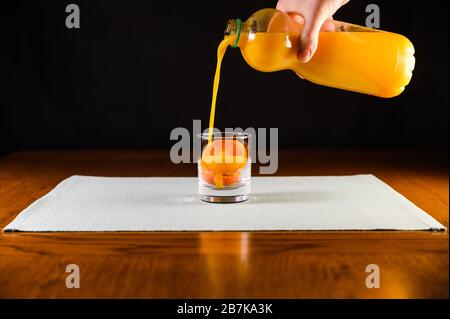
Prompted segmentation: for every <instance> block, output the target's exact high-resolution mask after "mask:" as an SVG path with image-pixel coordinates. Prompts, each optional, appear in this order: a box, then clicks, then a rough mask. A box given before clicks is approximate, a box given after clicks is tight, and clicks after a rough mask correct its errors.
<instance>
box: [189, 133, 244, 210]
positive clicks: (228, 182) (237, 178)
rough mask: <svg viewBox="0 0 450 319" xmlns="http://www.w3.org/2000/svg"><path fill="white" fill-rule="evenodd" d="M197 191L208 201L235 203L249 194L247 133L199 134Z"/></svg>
mask: <svg viewBox="0 0 450 319" xmlns="http://www.w3.org/2000/svg"><path fill="white" fill-rule="evenodd" d="M197 138H199V139H200V145H201V153H200V154H199V158H198V192H199V195H200V199H201V200H203V201H205V202H210V203H238V202H243V201H246V200H247V199H248V198H249V194H250V185H251V158H250V155H249V139H250V134H247V133H236V132H222V133H217V132H215V133H214V134H212V136H211V138H210V137H209V134H208V133H204V134H199V135H197Z"/></svg>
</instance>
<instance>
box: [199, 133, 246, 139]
mask: <svg viewBox="0 0 450 319" xmlns="http://www.w3.org/2000/svg"><path fill="white" fill-rule="evenodd" d="M250 137H251V134H250V133H244V132H213V133H212V139H213V140H220V139H231V138H232V139H237V140H245V139H249V138H250ZM197 138H199V139H202V140H208V139H209V133H201V134H197Z"/></svg>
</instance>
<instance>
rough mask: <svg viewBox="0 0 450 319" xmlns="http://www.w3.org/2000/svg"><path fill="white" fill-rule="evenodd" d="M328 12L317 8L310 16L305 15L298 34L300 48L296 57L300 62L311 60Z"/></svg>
mask: <svg viewBox="0 0 450 319" xmlns="http://www.w3.org/2000/svg"><path fill="white" fill-rule="evenodd" d="M327 18H328V14H326V13H325V12H323V10H319V11H317V12H316V14H314V15H312V16H308V17H305V24H304V27H303V30H302V33H301V35H300V48H299V51H298V53H297V57H298V59H299V60H300V62H302V63H306V62H308V61H309V60H311V58H312V56H313V55H314V53H315V52H316V50H317V46H318V43H319V32H320V29H321V27H322V25H323V24H324V22H325V20H327Z"/></svg>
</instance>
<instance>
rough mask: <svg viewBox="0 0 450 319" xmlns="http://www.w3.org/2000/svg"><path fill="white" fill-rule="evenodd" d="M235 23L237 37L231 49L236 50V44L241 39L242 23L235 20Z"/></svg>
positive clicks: (239, 20)
mask: <svg viewBox="0 0 450 319" xmlns="http://www.w3.org/2000/svg"><path fill="white" fill-rule="evenodd" d="M236 22H237V31H236V33H237V36H236V40H235V41H234V43H233V45H232V46H231V47H232V48H236V47H237V44H238V43H239V39H240V38H241V28H242V21H241V19H236Z"/></svg>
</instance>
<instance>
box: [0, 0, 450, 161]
mask: <svg viewBox="0 0 450 319" xmlns="http://www.w3.org/2000/svg"><path fill="white" fill-rule="evenodd" d="M69 3H75V4H78V5H79V6H80V10H81V29H67V28H66V26H65V19H66V16H67V13H66V12H65V8H66V5H68V4H69ZM369 3H376V4H378V5H379V6H380V9H381V28H382V29H384V30H388V31H394V32H398V33H401V34H404V35H405V36H407V37H408V38H409V39H410V40H411V41H412V42H413V43H414V45H415V49H416V69H415V72H414V76H413V79H412V81H411V83H410V85H409V86H408V87H407V89H406V91H405V92H404V93H403V94H402V95H400V96H399V97H397V98H392V99H381V98H376V97H371V96H366V95H362V94H357V93H350V92H344V91H340V90H336V89H331V88H326V87H321V86H318V85H315V84H311V83H309V82H307V81H304V80H301V79H299V78H298V77H297V76H296V75H295V74H293V73H292V72H288V71H284V72H276V73H260V72H257V71H255V70H253V69H251V68H250V67H249V66H248V65H247V64H246V63H245V61H244V60H243V59H242V57H241V54H240V52H239V51H238V50H233V49H229V51H228V53H227V55H226V57H225V60H224V63H223V67H222V79H221V88H220V91H219V99H218V105H217V107H218V111H217V112H218V113H217V115H216V124H217V125H216V126H217V127H219V128H224V127H237V126H239V127H243V128H246V127H249V126H252V127H278V128H279V132H280V136H279V140H280V145H281V146H282V147H289V148H294V147H296V148H318V147H332V148H352V147H358V148H394V147H395V148H396V147H401V148H447V146H448V115H449V112H448V111H449V102H448V74H449V72H448V56H449V55H448V54H449V53H448V12H449V10H448V6H449V4H448V1H437V0H436V1H428V2H420V3H421V4H420V5H418V4H416V3H415V2H412V1H408V0H402V1H392V0H386V1H362V0H361V1H358V0H352V1H350V3H349V4H347V5H346V6H345V7H343V8H342V9H341V10H340V11H339V12H338V13H337V14H336V15H335V19H338V20H344V21H347V22H351V23H356V24H364V22H365V19H366V15H367V13H365V7H366V5H368V4H369ZM275 4H276V1H261V0H245V1H244V0H241V1H238V0H226V1H225V0H214V1H152V0H120V1H111V0H89V1H88V0H73V1H57V0H53V1H52V0H48V1H44V0H39V1H38V0H34V1H10V3H9V4H8V5H3V9H2V11H3V12H5V13H6V15H7V18H6V20H4V22H6V28H3V29H4V31H6V33H7V35H8V37H7V38H5V39H4V42H3V43H4V45H3V49H4V50H6V51H5V52H6V55H5V56H4V58H3V59H2V60H3V61H2V65H3V67H2V69H3V71H2V73H3V76H5V77H6V81H5V83H4V84H3V90H4V93H3V94H2V97H1V105H0V136H1V137H0V153H8V152H12V151H17V150H28V149H129V148H132V149H152V148H168V147H170V145H171V144H172V143H173V142H172V141H170V140H169V134H170V132H171V130H172V129H173V128H175V127H178V126H182V127H186V128H188V129H189V130H191V127H192V120H193V119H201V120H202V124H203V128H206V125H207V121H208V117H209V111H210V103H211V101H210V100H211V89H212V79H213V76H214V69H215V62H216V50H217V45H218V43H219V42H220V40H221V39H222V36H223V30H224V28H225V24H226V21H227V19H229V18H237V17H240V18H242V19H246V18H248V17H249V16H250V15H251V14H252V13H253V12H255V11H257V10H258V9H261V8H264V7H274V6H275Z"/></svg>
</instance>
